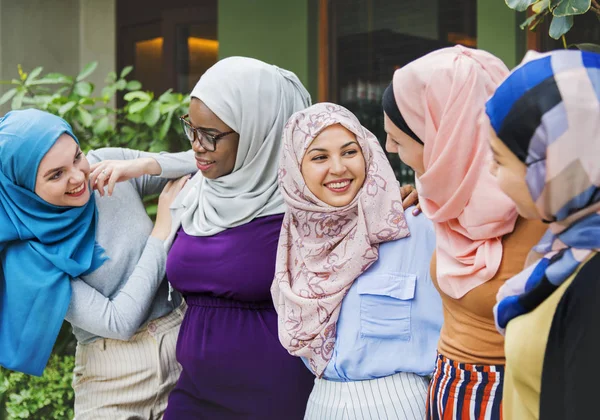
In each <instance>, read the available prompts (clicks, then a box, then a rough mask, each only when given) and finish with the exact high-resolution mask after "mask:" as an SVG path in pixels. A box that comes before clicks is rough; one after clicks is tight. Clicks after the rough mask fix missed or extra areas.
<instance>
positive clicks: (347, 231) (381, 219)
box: [271, 103, 409, 377]
mask: <svg viewBox="0 0 600 420" xmlns="http://www.w3.org/2000/svg"><path fill="white" fill-rule="evenodd" d="M335 124H341V125H342V126H344V127H345V128H346V129H348V130H349V131H351V132H352V133H354V134H355V135H356V140H357V141H358V144H359V145H360V147H361V149H362V152H363V155H364V158H365V162H366V169H367V174H366V178H365V182H364V184H363V187H362V188H361V189H360V191H359V192H358V194H357V195H356V197H355V198H354V200H352V202H351V203H350V204H348V205H347V206H345V207H332V206H330V205H328V204H325V203H324V202H322V201H321V200H319V199H318V198H317V197H315V195H314V194H312V193H311V192H310V190H309V189H308V187H307V186H306V184H305V182H304V178H303V177H302V173H301V170H300V168H301V163H302V158H303V157H304V153H305V152H306V150H307V148H308V146H309V145H310V144H311V142H312V141H313V140H314V139H315V138H316V137H317V136H318V135H319V134H320V133H321V132H322V131H323V130H324V129H326V128H327V127H330V126H332V125H335ZM279 188H280V191H281V194H282V195H283V198H284V200H285V203H286V204H287V206H288V210H287V211H286V213H285V217H284V220H283V226H282V229H281V235H280V238H279V249H278V251H277V263H276V269H275V280H274V282H273V286H272V287H271V293H272V295H273V301H274V303H275V307H276V309H277V312H278V315H279V340H280V341H281V343H282V344H283V346H284V347H285V348H286V349H287V350H288V351H289V352H290V354H292V355H294V356H299V357H306V358H307V359H308V360H309V362H310V366H311V368H312V370H313V372H314V373H315V374H316V375H317V376H318V377H321V376H322V375H323V372H324V370H325V368H326V367H327V363H328V362H329V360H330V359H331V355H332V352H333V347H334V344H335V338H336V323H337V319H338V317H339V313H340V308H341V304H342V300H343V299H344V296H345V295H346V293H347V292H348V289H350V287H351V286H352V283H353V282H354V280H356V279H357V278H358V277H359V276H360V275H361V274H362V273H364V272H365V271H366V270H367V269H368V268H369V267H370V266H371V264H373V263H374V262H375V261H377V258H378V256H379V244H380V243H382V242H388V241H393V240H395V239H399V238H403V237H406V236H408V235H409V231H408V226H407V224H406V220H405V218H404V210H403V208H402V202H401V198H400V186H399V184H398V182H397V181H396V178H395V176H394V172H393V171H392V168H391V166H390V164H389V162H388V160H387V158H386V156H385V153H384V152H383V150H382V148H381V146H380V145H379V141H378V140H377V139H376V138H375V136H374V135H373V134H371V133H370V132H369V131H368V130H367V129H366V128H364V127H363V126H361V124H360V122H359V121H358V120H357V119H356V117H355V116H354V114H352V113H351V112H350V111H348V110H347V109H345V108H343V107H341V106H339V105H334V104H331V103H320V104H316V105H313V106H311V107H310V108H307V109H306V110H304V111H300V112H297V113H295V114H294V115H292V117H291V118H290V119H289V120H288V122H287V125H286V127H285V129H284V132H283V154H282V157H281V160H280V164H279Z"/></svg>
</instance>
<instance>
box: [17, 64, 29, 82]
mask: <svg viewBox="0 0 600 420" xmlns="http://www.w3.org/2000/svg"><path fill="white" fill-rule="evenodd" d="M17 70H18V71H19V77H20V78H21V81H24V80H25V79H27V73H25V72H24V71H23V67H22V66H21V65H20V64H19V65H17Z"/></svg>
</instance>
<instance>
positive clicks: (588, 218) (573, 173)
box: [486, 50, 600, 332]
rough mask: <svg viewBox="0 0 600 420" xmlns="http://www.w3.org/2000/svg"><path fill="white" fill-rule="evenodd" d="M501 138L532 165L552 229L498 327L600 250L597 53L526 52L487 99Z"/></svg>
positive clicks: (531, 182) (511, 287)
mask: <svg viewBox="0 0 600 420" xmlns="http://www.w3.org/2000/svg"><path fill="white" fill-rule="evenodd" d="M486 112H487V115H488V117H489V118H490V121H491V124H492V127H493V128H494V130H495V132H496V134H497V136H498V138H499V139H500V140H501V141H502V142H503V143H505V144H506V145H507V146H508V148H509V149H510V150H511V151H512V152H513V153H514V154H515V155H516V156H517V157H518V158H519V159H520V160H521V161H522V162H524V163H525V164H526V165H527V174H526V178H525V179H526V183H527V186H528V188H529V192H530V193H531V196H532V198H533V200H534V202H535V204H536V207H537V209H538V212H539V214H540V216H541V218H542V219H543V220H546V221H548V222H549V223H550V224H549V229H548V231H547V232H546V234H545V235H544V237H543V238H542V239H541V241H540V242H539V243H538V245H536V247H535V248H534V251H536V252H538V253H541V254H544V257H543V258H542V259H541V260H540V261H539V262H538V263H537V264H534V265H533V266H531V267H529V268H527V269H526V270H525V271H523V272H522V273H520V274H518V275H517V276H515V277H514V278H512V279H510V280H509V281H508V282H507V283H506V284H505V285H504V286H503V287H502V288H501V289H500V291H499V293H498V297H497V299H498V304H497V305H496V307H495V308H494V312H495V316H496V323H497V327H498V330H499V331H500V332H504V329H505V328H506V325H507V324H508V322H509V321H510V320H511V319H513V318H515V317H517V316H519V315H522V314H525V313H527V312H530V311H532V310H533V309H535V308H536V307H537V306H538V305H539V304H540V303H542V302H543V301H544V300H545V299H546V298H547V297H549V296H550V295H551V294H552V293H553V292H554V291H555V290H556V289H557V288H558V287H559V286H560V285H561V284H562V283H563V282H564V281H565V280H567V279H568V278H569V277H570V276H571V275H572V274H573V273H574V272H575V270H576V269H577V268H578V267H579V266H580V265H581V263H582V262H584V261H586V260H587V259H588V258H589V257H590V256H591V255H592V254H593V252H595V251H598V250H600V54H595V53H591V52H582V51H570V50H561V51H553V52H551V53H547V54H535V53H533V54H531V53H529V54H528V55H527V56H526V57H525V60H524V62H523V63H522V64H521V65H520V66H519V67H517V68H516V69H514V70H513V71H512V72H511V74H510V75H509V76H508V78H507V79H506V80H505V81H504V82H503V83H502V84H501V85H500V86H499V87H498V89H497V91H496V93H495V94H494V95H493V96H492V98H491V99H490V100H489V101H488V103H487V106H486Z"/></svg>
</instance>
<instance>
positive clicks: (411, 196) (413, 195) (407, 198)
mask: <svg viewBox="0 0 600 420" xmlns="http://www.w3.org/2000/svg"><path fill="white" fill-rule="evenodd" d="M400 197H401V198H402V207H403V208H404V209H405V210H406V209H407V208H409V207H410V206H416V207H415V208H414V210H413V211H412V214H413V216H417V215H418V214H419V213H421V204H420V203H419V194H418V192H417V189H416V188H415V187H413V186H412V185H410V184H406V185H403V186H401V187H400Z"/></svg>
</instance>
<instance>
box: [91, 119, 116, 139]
mask: <svg viewBox="0 0 600 420" xmlns="http://www.w3.org/2000/svg"><path fill="white" fill-rule="evenodd" d="M111 128H112V126H111V124H110V119H109V118H108V117H102V118H100V119H99V120H98V122H96V124H95V125H94V128H93V132H94V134H96V135H100V134H104V133H106V132H107V131H108V130H110V129H111Z"/></svg>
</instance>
